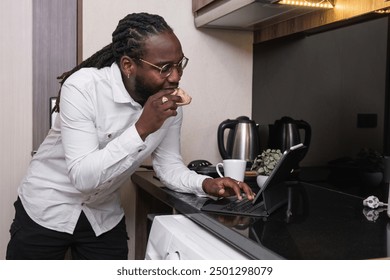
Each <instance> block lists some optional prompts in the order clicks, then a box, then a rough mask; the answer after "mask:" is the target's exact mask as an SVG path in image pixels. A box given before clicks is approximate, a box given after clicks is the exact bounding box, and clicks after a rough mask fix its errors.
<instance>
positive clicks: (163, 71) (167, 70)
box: [139, 56, 188, 79]
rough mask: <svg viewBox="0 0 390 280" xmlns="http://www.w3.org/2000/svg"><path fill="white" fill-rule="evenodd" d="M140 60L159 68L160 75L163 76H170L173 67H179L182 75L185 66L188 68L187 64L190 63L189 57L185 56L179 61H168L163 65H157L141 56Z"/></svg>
mask: <svg viewBox="0 0 390 280" xmlns="http://www.w3.org/2000/svg"><path fill="white" fill-rule="evenodd" d="M139 60H140V61H142V62H144V63H146V64H149V65H150V66H152V67H154V68H156V69H158V70H159V71H160V76H161V78H164V79H165V78H168V77H169V75H171V74H172V72H173V68H175V67H176V69H177V72H178V73H179V75H180V76H181V75H182V74H183V70H184V68H186V66H187V64H188V58H187V57H185V56H183V58H182V59H181V60H180V61H179V62H178V63H167V64H165V65H163V66H161V67H160V66H157V65H155V64H153V63H151V62H149V61H146V60H144V59H142V58H139Z"/></svg>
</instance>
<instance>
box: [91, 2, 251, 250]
mask: <svg viewBox="0 0 390 280" xmlns="http://www.w3.org/2000/svg"><path fill="white" fill-rule="evenodd" d="M83 6H84V9H83V58H84V59H85V58H87V57H89V56H90V55H92V54H93V53H95V52H96V51H98V50H99V49H101V48H102V47H103V46H105V45H107V44H108V43H109V42H111V33H112V32H113V30H114V29H115V27H116V25H117V24H118V21H119V20H120V19H121V18H123V17H124V16H125V15H127V14H129V13H133V12H149V13H155V14H159V15H161V16H163V17H164V18H165V20H166V21H167V22H168V24H169V25H171V26H172V27H173V29H174V31H175V33H176V35H177V36H178V38H179V39H180V40H181V43H182V47H183V51H184V53H185V55H186V56H187V57H188V58H189V59H190V62H189V64H188V66H187V68H186V69H185V70H184V71H185V72H184V75H183V78H182V83H181V86H182V87H183V88H184V89H185V90H186V91H187V92H188V93H189V94H190V95H192V97H193V101H192V103H191V105H190V106H187V107H185V108H184V111H185V112H184V113H185V114H184V124H183V130H182V155H183V158H184V162H185V163H188V162H189V161H191V160H193V159H207V160H209V161H211V162H212V163H217V162H218V161H219V160H220V159H221V158H220V156H219V152H218V148H217V134H216V131H217V127H218V125H219V124H220V123H221V122H222V121H224V120H225V119H227V118H236V117H238V116H241V115H248V116H250V115H251V104H252V103H251V102H252V101H251V99H252V42H253V39H252V38H253V37H252V33H251V32H241V31H236V32H233V31H222V30H197V29H196V28H195V27H194V23H193V15H192V10H191V9H192V6H191V0H142V1H135V0H133V1H129V0H115V1H106V0H84V1H83ZM132 193H133V191H132V184H131V183H129V186H128V187H127V188H124V189H123V202H124V207H125V210H126V216H127V221H126V222H127V226H128V232H129V237H130V241H129V244H130V248H131V246H132V244H133V242H134V228H135V226H136V225H135V224H134V219H133V205H134V201H133V200H132V197H133V196H132ZM132 254H133V252H132V251H130V257H132Z"/></svg>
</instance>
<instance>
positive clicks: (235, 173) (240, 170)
mask: <svg viewBox="0 0 390 280" xmlns="http://www.w3.org/2000/svg"><path fill="white" fill-rule="evenodd" d="M220 166H222V167H223V175H222V173H221V171H220V170H219V167H220ZM215 168H216V169H217V173H218V175H219V176H220V177H230V178H233V179H235V180H237V181H240V182H242V181H244V177H245V169H246V161H245V160H243V159H224V160H223V162H220V163H217V165H216V166H215Z"/></svg>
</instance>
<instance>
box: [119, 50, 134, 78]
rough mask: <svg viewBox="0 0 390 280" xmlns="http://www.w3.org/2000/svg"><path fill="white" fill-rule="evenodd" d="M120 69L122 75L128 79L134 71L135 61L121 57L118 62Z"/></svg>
mask: <svg viewBox="0 0 390 280" xmlns="http://www.w3.org/2000/svg"><path fill="white" fill-rule="evenodd" d="M120 69H121V71H122V73H123V75H125V76H126V77H127V78H129V77H130V76H131V75H132V74H133V73H134V71H135V61H134V60H133V59H132V58H130V57H128V56H127V55H124V56H122V57H121V60H120Z"/></svg>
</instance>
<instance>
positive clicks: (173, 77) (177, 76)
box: [167, 67, 183, 82]
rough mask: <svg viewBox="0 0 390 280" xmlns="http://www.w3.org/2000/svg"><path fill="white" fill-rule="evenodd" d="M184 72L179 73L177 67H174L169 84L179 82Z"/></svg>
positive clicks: (169, 77)
mask: <svg viewBox="0 0 390 280" xmlns="http://www.w3.org/2000/svg"><path fill="white" fill-rule="evenodd" d="M182 74H183V72H181V71H179V70H178V68H177V67H173V70H172V73H171V75H169V76H168V78H167V79H168V81H169V82H179V81H180V79H181V76H182Z"/></svg>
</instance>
